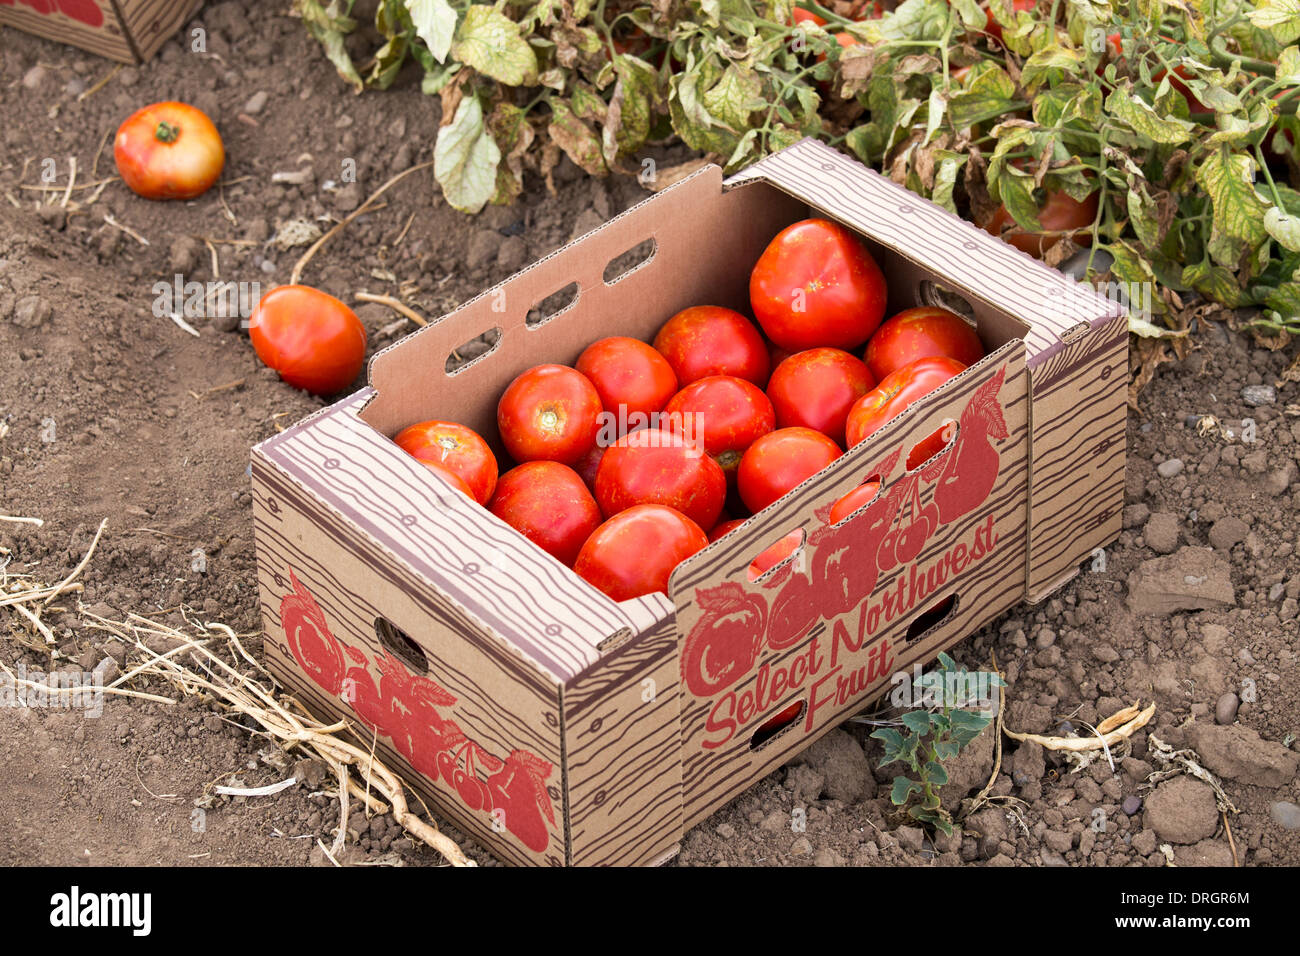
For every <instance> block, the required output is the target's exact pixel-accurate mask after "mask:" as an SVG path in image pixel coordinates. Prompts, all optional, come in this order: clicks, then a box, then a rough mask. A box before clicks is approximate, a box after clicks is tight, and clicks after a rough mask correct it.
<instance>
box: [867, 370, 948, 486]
mask: <svg viewBox="0 0 1300 956" xmlns="http://www.w3.org/2000/svg"><path fill="white" fill-rule="evenodd" d="M965 368H966V366H965V365H963V364H962V363H961V362H958V361H957V360H956V359H952V358H948V357H947V356H944V355H935V356H930V357H929V358H921V359H917V360H916V361H914V362H909V363H908V364H907V365H904V366H903V367H902V368H900V369H898V370H897V371H895V372H892V373H890V374H889V375H887V376H886V377H885V380H884V381H883V382H881V383H880V384H879V385H877V386H876V387H875V388H874V389H872V390H871V391H870V392H868V393H867V394H866V395H863V396H862V398H860V399H858V402H857V404H856V405H854V406H853V409H852V411H850V412H849V421H848V426H847V427H846V429H845V432H846V437H847V438H848V442H849V447H850V448H852V447H853V446H854V445H856V444H858V443H859V442H861V441H865V440H866V439H867V437H868V436H869V435H871V433H872V432H874V431H875V430H876V429H877V428H879V427H880V426H881V425H883V424H885V422H887V421H889V420H890V419H891V418H895V417H897V416H898V415H901V414H902V413H903V412H904V411H905V410H906V409H907V408H908V406H910V405H911V404H912V403H913V402H915V401H916V400H917V399H919V398H920V397H921V396H923V395H928V394H929V393H930V392H933V391H934V390H935V389H936V388H938V387H939V386H940V385H942V384H943V383H944V382H946V381H948V379H950V378H952V377H953V376H954V375H956V374H958V373H959V372H962V371H964V370H965ZM947 440H948V429H947V428H946V427H945V428H940V429H939V430H938V431H936V432H935V433H934V434H933V435H931V436H930V437H929V438H926V439H924V440H923V441H921V442H919V443H917V445H916V446H915V447H914V448H913V449H912V451H911V453H910V454H909V455H908V457H907V467H908V468H909V469H911V468H915V467H916V466H917V465H919V464H921V463H922V462H924V461H928V460H929V459H931V458H933V457H934V456H935V455H937V454H938V453H939V452H940V451H942V450H943V446H944V445H945V444H947Z"/></svg>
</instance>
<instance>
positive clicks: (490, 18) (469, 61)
mask: <svg viewBox="0 0 1300 956" xmlns="http://www.w3.org/2000/svg"><path fill="white" fill-rule="evenodd" d="M451 55H452V56H454V57H455V58H456V59H457V60H459V61H460V62H461V63H464V64H465V65H466V66H469V67H473V68H474V69H475V70H477V71H478V72H479V73H482V74H483V75H484V76H489V77H491V78H492V79H494V80H500V81H501V82H502V83H504V84H506V85H507V86H533V85H534V84H536V82H537V55H536V54H535V53H534V52H533V48H532V47H531V46H530V45H529V43H528V41H527V40H526V39H524V37H523V34H522V33H520V30H519V24H517V23H515V21H513V20H511V19H510V18H509V17H507V16H505V15H503V14H500V13H497V12H496V11H495V10H494V9H492V8H491V7H489V6H485V5H483V4H475V5H473V6H471V7H470V8H469V9H468V10H466V11H465V19H464V21H463V22H462V23H461V25H460V31H459V33H458V35H457V39H456V41H455V43H453V44H452V48H451Z"/></svg>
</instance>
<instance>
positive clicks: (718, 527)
mask: <svg viewBox="0 0 1300 956" xmlns="http://www.w3.org/2000/svg"><path fill="white" fill-rule="evenodd" d="M744 523H745V519H744V518H728V519H727V520H726V521H719V522H718V523H717V524H715V525H714V526H713V530H712V531H710V532H709V544H712V543H713V542H715V541H717V540H718V539H719V538H721V537H722V536H723V535H725V534H730V533H731V532H732V531H735V530H736V529H737V528H739V527H740V526H741V525H742V524H744Z"/></svg>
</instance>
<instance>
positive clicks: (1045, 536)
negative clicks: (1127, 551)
mask: <svg viewBox="0 0 1300 956" xmlns="http://www.w3.org/2000/svg"><path fill="white" fill-rule="evenodd" d="M1127 368H1128V325H1127V322H1126V321H1125V319H1124V318H1123V317H1117V318H1115V319H1113V320H1112V321H1110V322H1108V323H1106V324H1105V325H1103V326H1101V327H1099V328H1097V329H1095V330H1094V331H1093V332H1092V333H1091V334H1090V335H1087V336H1085V337H1084V338H1082V339H1079V340H1078V341H1076V342H1073V343H1071V344H1070V345H1068V346H1067V347H1066V348H1064V349H1062V350H1061V351H1060V352H1059V353H1057V354H1056V355H1054V356H1053V357H1052V359H1051V361H1050V362H1049V363H1046V364H1045V365H1044V366H1042V367H1040V368H1037V369H1033V370H1032V371H1031V386H1030V387H1031V390H1032V393H1033V403H1034V421H1033V426H1032V436H1033V459H1032V472H1031V478H1030V492H1029V494H1030V540H1029V561H1030V586H1029V599H1030V600H1031V601H1039V600H1042V599H1043V598H1044V597H1045V596H1046V595H1047V594H1049V593H1050V592H1051V591H1053V590H1055V589H1056V588H1057V587H1059V586H1060V585H1061V584H1063V583H1065V581H1066V580H1068V579H1069V578H1070V577H1073V576H1074V574H1075V573H1077V571H1078V568H1079V564H1080V562H1082V561H1083V560H1084V559H1085V558H1086V557H1087V556H1088V555H1089V554H1090V553H1092V551H1093V550H1094V549H1096V548H1099V547H1102V546H1104V545H1106V544H1108V543H1110V542H1111V541H1113V540H1114V539H1115V538H1116V536H1118V534H1119V532H1120V527H1121V523H1122V521H1121V518H1122V511H1123V507H1124V463H1125V447H1124V441H1125V439H1124V427H1125V417H1126V411H1125V387H1124V385H1125V381H1126V372H1127Z"/></svg>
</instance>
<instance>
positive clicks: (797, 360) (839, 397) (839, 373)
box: [767, 349, 876, 445]
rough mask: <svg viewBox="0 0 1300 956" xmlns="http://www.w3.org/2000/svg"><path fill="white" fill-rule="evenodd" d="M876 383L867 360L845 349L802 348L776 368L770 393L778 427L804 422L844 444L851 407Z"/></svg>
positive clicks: (804, 424) (768, 392)
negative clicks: (846, 423)
mask: <svg viewBox="0 0 1300 956" xmlns="http://www.w3.org/2000/svg"><path fill="white" fill-rule="evenodd" d="M875 385H876V380H875V379H874V378H872V376H871V372H870V371H868V370H867V366H866V363H864V362H862V361H860V360H859V359H857V358H856V357H854V356H852V355H850V354H849V353H848V352H845V351H843V350H841V349H808V350H807V351H806V352H798V353H796V354H794V355H792V356H790V357H789V358H788V359H786V360H785V361H784V362H782V363H781V364H780V365H778V366H777V367H776V368H775V369H774V370H773V371H772V378H771V379H770V380H769V381H768V383H767V397H768V398H770V399H771V400H772V407H773V408H774V409H775V410H776V427H777V428H790V427H791V426H794V425H802V426H804V427H805V428H813V429H816V430H817V431H819V432H821V433H822V434H823V435H826V436H827V437H828V438H831V439H833V440H834V441H835V443H836V444H837V445H843V444H844V421H845V419H847V418H848V417H849V409H850V408H852V407H853V403H854V402H856V401H857V400H858V399H859V398H861V397H862V396H863V395H865V394H867V392H869V391H871V389H873V388H874V387H875Z"/></svg>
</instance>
